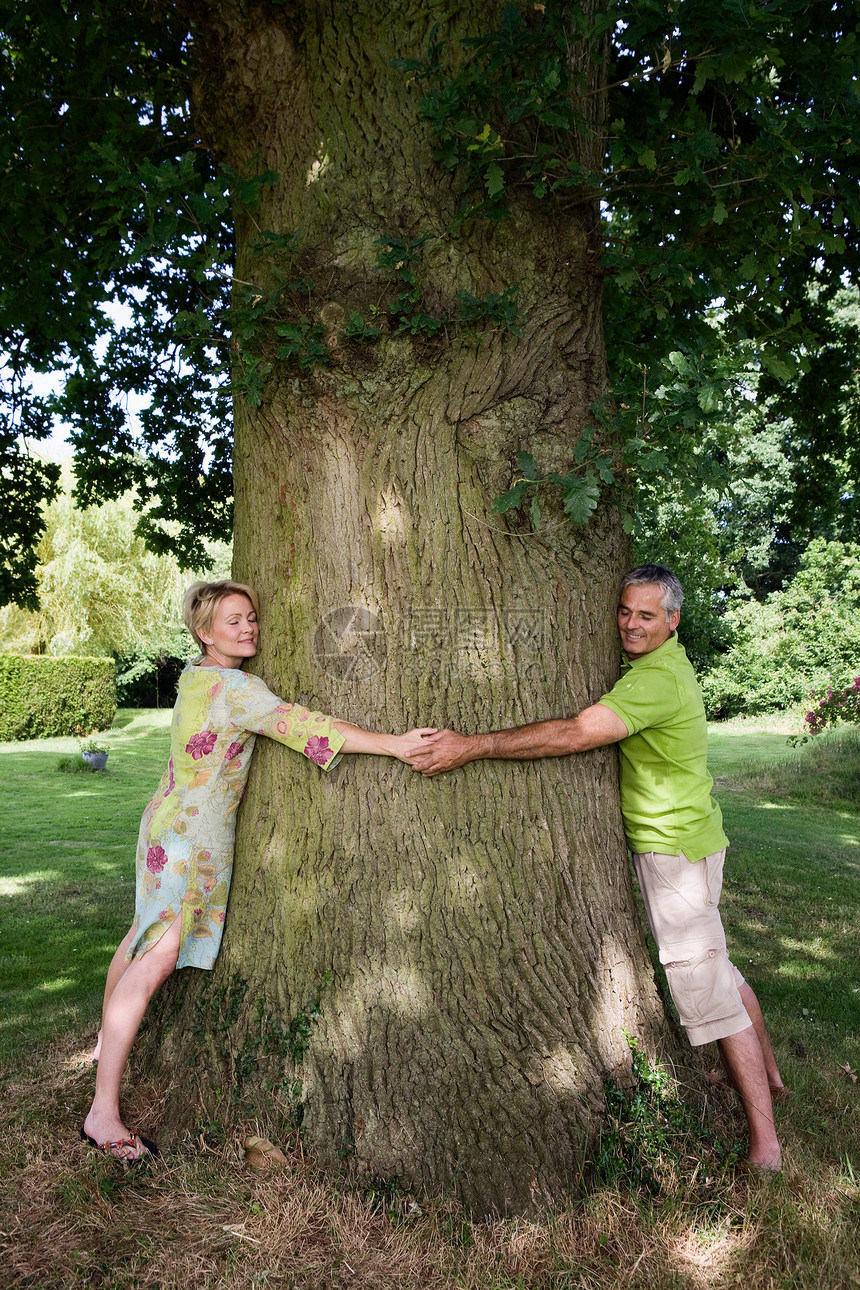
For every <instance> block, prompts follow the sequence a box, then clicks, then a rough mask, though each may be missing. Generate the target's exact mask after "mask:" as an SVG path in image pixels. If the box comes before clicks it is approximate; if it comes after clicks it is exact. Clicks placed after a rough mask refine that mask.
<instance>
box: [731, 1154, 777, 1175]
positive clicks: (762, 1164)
mask: <svg viewBox="0 0 860 1290" xmlns="http://www.w3.org/2000/svg"><path fill="white" fill-rule="evenodd" d="M738 1168H739V1169H741V1170H742V1171H743V1173H745V1174H752V1175H753V1176H754V1177H756V1178H775V1177H776V1175H777V1174H780V1173H782V1156H777V1157H776V1159H775V1160H774V1159H773V1158H772V1157H771V1158H769V1159H767V1160H751V1159H749V1158H748V1159H746V1160H741V1161H740V1162H739V1165H738Z"/></svg>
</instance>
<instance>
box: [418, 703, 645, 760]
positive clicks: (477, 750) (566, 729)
mask: <svg viewBox="0 0 860 1290" xmlns="http://www.w3.org/2000/svg"><path fill="white" fill-rule="evenodd" d="M629 733H630V732H629V731H628V729H627V727H626V726H625V724H624V722H623V721H622V720H621V718H620V717H619V716H616V714H615V713H614V712H613V711H612V709H611V708H607V707H604V705H603V704H602V703H593V704H592V705H591V707H590V708H585V709H583V711H582V712H580V714H579V716H577V717H560V718H558V719H557V720H555V721H534V722H532V724H531V725H528V726H514V727H512V729H510V730H494V731H491V732H490V733H488V734H484V735H460V734H458V733H457V731H456V730H439V731H438V732H437V733H436V734H435V735H427V736H426V737H425V738H424V739H423V740H422V747H421V749H420V750H419V751H418V752H417V753H414V754H413V755H412V756H411V757H410V758H409V762H410V764H411V765H412V766H414V768H415V770H420V771H421V774H422V775H428V776H430V775H440V774H442V772H443V771H446V770H456V768H457V767H458V766H465V764H466V762H468V761H477V760H478V759H479V758H482V757H504V758H509V759H523V760H526V759H532V758H535V757H564V756H566V755H567V754H568V753H575V752H586V751H587V750H588V749H589V748H602V747H603V746H604V745H605V744H615V743H618V740H619V739H626V738H627V735H628V734H629Z"/></svg>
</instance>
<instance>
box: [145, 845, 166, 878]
mask: <svg viewBox="0 0 860 1290" xmlns="http://www.w3.org/2000/svg"><path fill="white" fill-rule="evenodd" d="M166 864H167V852H166V851H165V849H164V847H150V848H149V850H148V851H147V853H146V867H147V869H148V870H149V872H150V873H161V871H162V869H163V868H164V866H165V865H166Z"/></svg>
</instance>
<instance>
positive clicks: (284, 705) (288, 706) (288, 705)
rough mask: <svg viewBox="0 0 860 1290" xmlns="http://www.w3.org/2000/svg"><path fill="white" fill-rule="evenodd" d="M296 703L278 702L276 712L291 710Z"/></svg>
mask: <svg viewBox="0 0 860 1290" xmlns="http://www.w3.org/2000/svg"><path fill="white" fill-rule="evenodd" d="M295 706H296V705H295V704H294V703H279V704H278V706H277V707H276V708H275V711H276V712H292V710H293V708H294V707H295Z"/></svg>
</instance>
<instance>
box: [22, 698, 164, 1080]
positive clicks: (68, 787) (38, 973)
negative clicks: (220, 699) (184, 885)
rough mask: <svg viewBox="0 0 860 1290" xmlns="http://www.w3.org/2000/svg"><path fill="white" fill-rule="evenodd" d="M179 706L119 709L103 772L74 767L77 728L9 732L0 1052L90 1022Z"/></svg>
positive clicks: (124, 922)
mask: <svg viewBox="0 0 860 1290" xmlns="http://www.w3.org/2000/svg"><path fill="white" fill-rule="evenodd" d="M170 717H171V712H170V710H169V709H167V710H161V711H146V712H141V711H136V710H134V709H128V710H121V711H120V713H119V714H118V718H117V723H116V725H115V726H114V728H113V730H111V732H110V735H109V736H108V737H107V742H108V743H110V745H111V752H110V755H109V757H108V766H107V770H106V771H105V772H103V773H84V774H70V773H68V772H63V771H61V770H59V769H58V763H60V762H61V761H69V760H72V759H76V760H79V759H80V751H79V747H78V741H77V740H76V739H37V740H30V741H26V742H22V743H0V764H2V767H3V775H4V783H5V785H6V789H5V792H4V794H3V797H2V799H0V826H2V831H3V836H4V837H5V838H6V839H7V843H6V850H5V851H4V852H3V853H2V855H0V900H2V906H0V908H2V913H0V980H2V983H3V985H2V990H3V1025H2V1029H0V1061H2V1060H3V1059H4V1058H9V1057H12V1056H14V1054H15V1053H16V1052H20V1050H21V1048H22V1047H25V1048H26V1047H29V1046H32V1045H33V1044H34V1043H38V1042H41V1041H43V1040H45V1039H50V1038H52V1037H53V1036H55V1035H56V1034H57V1033H58V1032H59V1031H62V1030H70V1029H72V1028H73V1027H77V1028H78V1029H79V1030H80V1032H81V1037H82V1042H83V1037H84V1035H85V1034H87V1033H91V1032H92V1031H93V1024H94V1022H95V1020H96V1018H97V1017H98V1014H99V1011H100V1008H101V994H102V990H103V989H104V977H105V970H106V964H107V963H108V962H109V961H110V957H111V955H112V954H113V951H114V950H115V949H116V947H117V944H118V943H119V941H120V939H121V938H122V936H123V935H124V934H125V932H126V931H127V930H128V928H129V926H130V924H131V920H132V918H133V916H134V852H135V843H136V841H137V831H138V828H139V825H140V817H141V814H142V812H143V808H144V807H145V806H146V803H147V802H148V801H149V799H150V797H151V796H152V794H153V793H154V791H155V787H156V785H157V783H158V781H159V779H160V778H161V775H162V773H163V771H164V769H165V767H166V765H167V757H168V748H169V734H168V732H169V727H170Z"/></svg>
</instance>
